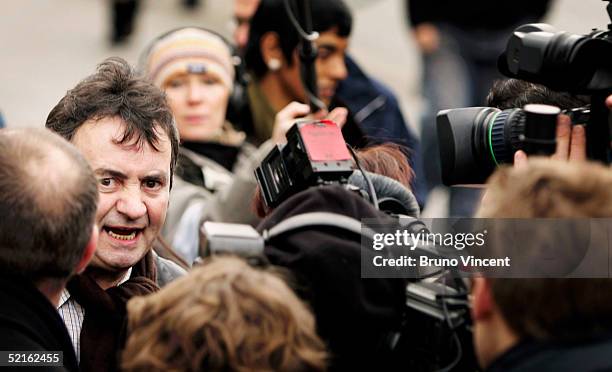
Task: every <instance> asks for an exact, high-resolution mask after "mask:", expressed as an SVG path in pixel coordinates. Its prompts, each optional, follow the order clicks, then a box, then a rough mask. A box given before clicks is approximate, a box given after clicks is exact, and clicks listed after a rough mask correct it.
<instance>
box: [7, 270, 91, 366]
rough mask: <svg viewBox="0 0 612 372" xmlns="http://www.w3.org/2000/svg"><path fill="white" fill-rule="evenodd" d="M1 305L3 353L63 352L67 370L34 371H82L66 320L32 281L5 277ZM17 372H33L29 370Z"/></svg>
mask: <svg viewBox="0 0 612 372" xmlns="http://www.w3.org/2000/svg"><path fill="white" fill-rule="evenodd" d="M0 304H2V306H0V350H8V351H62V352H63V364H64V366H63V367H49V366H46V367H40V368H34V367H32V368H31V370H36V371H41V370H45V371H78V370H79V368H78V365H77V361H76V355H75V353H74V348H73V346H72V342H71V341H70V336H69V335H68V331H67V330H66V326H65V325H64V322H63V321H62V318H61V317H60V316H59V314H58V312H57V310H56V309H55V307H53V305H52V304H51V302H50V301H49V300H48V299H47V298H46V297H45V296H44V295H43V294H42V293H41V292H40V291H39V290H38V289H37V288H36V287H35V286H34V285H33V284H32V283H31V282H30V281H28V280H27V279H25V278H19V277H16V276H10V277H9V276H7V275H6V274H2V276H0ZM0 369H1V367H0ZM8 369H9V368H7V370H8ZM14 369H15V370H19V371H27V370H30V368H26V367H20V368H14Z"/></svg>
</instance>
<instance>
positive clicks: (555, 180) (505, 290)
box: [477, 159, 612, 341]
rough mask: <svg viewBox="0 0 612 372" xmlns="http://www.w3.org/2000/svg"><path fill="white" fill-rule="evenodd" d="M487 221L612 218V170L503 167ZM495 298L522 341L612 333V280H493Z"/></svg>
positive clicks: (484, 211)
mask: <svg viewBox="0 0 612 372" xmlns="http://www.w3.org/2000/svg"><path fill="white" fill-rule="evenodd" d="M483 203H484V205H483V206H482V208H481V209H480V211H479V212H478V214H477V216H478V217H483V218H561V219H563V218H579V217H582V218H599V217H610V216H612V170H610V169H609V168H607V167H604V166H603V165H599V164H595V163H586V162H584V163H571V162H570V163H568V162H561V161H553V160H549V159H530V161H529V163H528V165H527V166H525V167H521V168H502V169H499V170H498V171H497V172H496V173H495V174H494V175H493V176H492V177H491V179H490V180H489V183H488V194H487V196H486V200H485V201H484V202H483ZM488 280H489V281H490V288H491V294H492V299H493V301H494V302H495V304H496V306H497V308H498V309H499V311H500V312H501V314H502V316H503V318H504V320H505V321H506V323H507V324H508V326H509V328H510V329H511V330H512V331H513V332H514V333H515V334H516V335H518V337H519V338H520V339H532V340H540V341H549V340H550V341H564V340H583V339H592V338H596V337H600V336H608V335H609V334H611V333H612V318H611V317H610V314H611V313H612V297H610V296H609V294H610V293H611V292H612V280H610V279H502V278H495V279H488Z"/></svg>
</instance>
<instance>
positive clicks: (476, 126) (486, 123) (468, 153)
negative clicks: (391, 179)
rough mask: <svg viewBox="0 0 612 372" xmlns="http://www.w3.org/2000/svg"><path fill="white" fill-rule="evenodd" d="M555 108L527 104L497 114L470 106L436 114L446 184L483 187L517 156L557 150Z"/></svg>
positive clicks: (550, 152) (490, 109)
mask: <svg viewBox="0 0 612 372" xmlns="http://www.w3.org/2000/svg"><path fill="white" fill-rule="evenodd" d="M560 112H561V111H560V110H559V108H557V107H555V106H548V105H539V104H532V105H525V107H524V109H518V108H517V109H509V110H503V111H502V110H499V109H496V108H492V107H468V108H458V109H450V110H443V111H440V112H439V113H438V116H437V131H438V139H439V141H440V164H441V167H442V181H443V182H444V184H445V185H449V186H450V185H456V184H474V183H484V182H485V181H486V179H487V178H488V176H489V175H490V174H491V173H493V171H494V170H495V167H497V166H498V165H500V164H504V163H512V161H513V156H514V152H515V151H517V150H524V151H525V152H526V153H528V154H540V155H550V154H552V153H554V152H555V146H556V139H555V133H556V125H557V115H558V114H559V113H560Z"/></svg>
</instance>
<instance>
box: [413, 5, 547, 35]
mask: <svg viewBox="0 0 612 372" xmlns="http://www.w3.org/2000/svg"><path fill="white" fill-rule="evenodd" d="M407 3H408V4H407V6H406V10H407V12H408V14H407V19H409V20H410V22H411V23H412V25H413V26H415V25H417V24H419V23H424V22H433V23H439V22H444V23H449V24H451V25H453V26H455V27H458V28H461V29H464V30H504V29H507V28H508V27H514V26H516V25H517V24H518V23H519V22H523V23H528V22H537V21H538V20H540V19H542V17H543V16H544V14H545V13H546V11H547V10H548V6H549V3H550V0H495V1H491V0H469V1H468V0H463V1H457V0H407Z"/></svg>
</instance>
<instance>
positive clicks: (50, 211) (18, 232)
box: [0, 129, 98, 282]
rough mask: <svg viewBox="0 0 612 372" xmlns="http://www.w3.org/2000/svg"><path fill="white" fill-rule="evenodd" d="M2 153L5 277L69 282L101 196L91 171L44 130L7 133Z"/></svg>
mask: <svg viewBox="0 0 612 372" xmlns="http://www.w3.org/2000/svg"><path fill="white" fill-rule="evenodd" d="M0 149H2V150H1V151H0V215H1V216H2V217H1V218H0V271H3V272H7V271H9V272H12V273H18V274H20V275H22V276H25V277H27V278H28V279H30V280H32V281H33V282H39V281H40V280H44V279H57V280H64V279H67V278H68V277H69V276H70V275H71V274H73V273H74V272H75V270H76V267H77V264H78V263H79V262H80V260H81V259H82V258H83V255H84V252H85V249H86V246H87V245H88V242H89V241H90V238H91V237H92V231H93V226H94V217H95V213H96V207H97V202H98V190H97V182H96V179H95V177H94V175H93V172H92V170H91V168H90V167H89V165H88V163H87V161H86V160H85V159H84V158H83V156H82V155H81V154H80V153H79V151H78V150H77V149H76V148H74V147H73V146H72V145H71V144H70V143H68V142H67V141H66V140H64V139H63V138H61V137H59V136H58V135H56V134H53V133H51V132H49V131H47V130H44V129H27V130H8V129H3V130H1V131H0ZM92 253H93V252H92Z"/></svg>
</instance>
